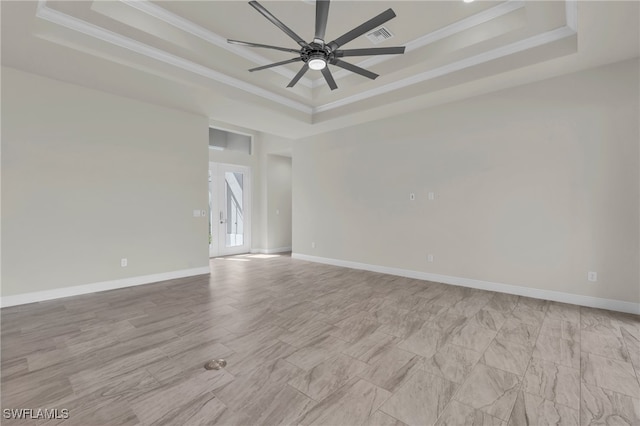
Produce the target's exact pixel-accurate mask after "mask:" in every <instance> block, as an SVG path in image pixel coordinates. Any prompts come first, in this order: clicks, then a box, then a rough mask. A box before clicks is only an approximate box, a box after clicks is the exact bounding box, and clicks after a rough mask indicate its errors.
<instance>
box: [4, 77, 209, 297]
mask: <svg viewBox="0 0 640 426" xmlns="http://www.w3.org/2000/svg"><path fill="white" fill-rule="evenodd" d="M207 141H208V120H207V119H206V118H205V117H200V116H196V115H193V114H188V113H184V112H180V111H177V110H171V109H167V108H163V107H159V106H154V105H151V104H146V103H142V102H138V101H134V100H131V99H126V98H122V97H118V96H113V95H109V94H106V93H103V92H98V91H94V90H91V89H87V88H83V87H80V86H75V85H71V84H66V83H61V82H58V81H55V80H51V79H46V78H42V77H38V76H35V75H33V74H27V73H23V72H20V71H17V70H14V69H11V68H2V231H3V233H2V295H3V296H8V295H15V294H21V293H28V292H33V291H40V290H51V289H56V288H61V287H69V286H75V285H82V284H90V283H96V282H102V281H111V280H117V279H122V278H128V277H137V276H143V275H150V274H158V273H163V272H172V271H181V270H185V269H191V268H202V267H208V264H209V261H208V246H207V244H208V241H207V219H206V217H199V218H196V217H193V210H194V209H206V208H207V206H208V202H207V167H208V165H207V149H208V148H207ZM123 257H126V258H128V262H129V266H128V267H126V268H121V267H120V259H121V258H123Z"/></svg>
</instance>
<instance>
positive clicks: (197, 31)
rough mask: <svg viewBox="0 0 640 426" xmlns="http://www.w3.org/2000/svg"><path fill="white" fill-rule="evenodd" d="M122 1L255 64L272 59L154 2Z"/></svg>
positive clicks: (289, 75)
mask: <svg viewBox="0 0 640 426" xmlns="http://www.w3.org/2000/svg"><path fill="white" fill-rule="evenodd" d="M120 1H121V2H122V3H124V4H126V5H127V6H130V7H133V8H134V9H137V10H139V11H141V12H143V13H146V14H147V15H149V16H152V17H154V18H156V19H159V20H161V21H164V22H166V23H167V24H169V25H171V26H173V27H176V28H178V29H180V30H182V31H184V32H187V33H189V34H191V35H194V36H196V37H198V38H200V39H202V40H204V41H206V42H208V43H211V44H213V45H214V46H217V47H220V48H222V49H225V50H228V51H229V52H231V53H234V54H236V55H238V56H241V57H243V58H245V59H248V60H249V61H251V62H253V63H254V64H257V65H266V64H269V63H271V62H273V61H271V60H270V59H267V58H265V57H264V56H261V55H259V54H257V53H254V52H253V51H252V50H251V49H248V48H246V47H242V46H238V45H233V44H229V43H227V39H226V38H224V37H222V36H220V35H218V34H216V33H214V32H213V31H209V30H207V29H205V28H203V27H201V26H200V25H197V24H195V23H193V22H191V21H189V20H188V19H185V18H183V17H181V16H178V15H176V14H175V13H173V12H170V11H168V10H166V9H164V8H162V7H160V6H158V5H156V4H154V3H151V2H150V1H148V0H120ZM269 71H273V72H275V73H278V74H280V75H282V76H284V77H287V78H288V79H289V80H291V79H292V78H293V77H294V76H295V75H296V73H295V72H293V71H290V70H288V69H287V68H280V67H275V68H269ZM298 84H301V85H303V86H306V87H311V80H309V79H308V78H306V77H303V78H301V79H300V80H299V81H298Z"/></svg>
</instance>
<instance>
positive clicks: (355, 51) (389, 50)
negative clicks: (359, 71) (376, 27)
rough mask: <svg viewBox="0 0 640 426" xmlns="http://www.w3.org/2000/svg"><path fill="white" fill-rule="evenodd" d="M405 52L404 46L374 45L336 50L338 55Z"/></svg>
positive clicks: (340, 56) (395, 53)
mask: <svg viewBox="0 0 640 426" xmlns="http://www.w3.org/2000/svg"><path fill="white" fill-rule="evenodd" d="M402 53H404V46H402V47H372V48H369V49H346V50H338V51H337V52H335V55H336V57H338V58H342V57H344V56H369V55H400V54H402Z"/></svg>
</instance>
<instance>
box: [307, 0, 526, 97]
mask: <svg viewBox="0 0 640 426" xmlns="http://www.w3.org/2000/svg"><path fill="white" fill-rule="evenodd" d="M524 5H525V3H524V1H523V0H508V1H506V2H504V3H501V4H499V5H497V6H494V7H492V8H490V9H487V10H483V11H482V12H480V13H476V14H475V15H472V16H469V17H467V18H464V19H461V20H460V21H458V22H454V23H453V24H450V25H447V26H446V27H442V28H440V29H438V30H435V31H432V32H430V33H427V34H425V35H423V36H420V37H418V38H416V39H414V40H411V41H410V42H408V43H406V44H405V52H410V51H412V50H416V49H419V48H421V47H424V46H427V45H429V44H431V43H435V42H436V41H438V40H442V39H443V38H446V37H449V36H452V35H454V34H458V33H460V32H462V31H466V30H468V29H470V28H473V27H475V26H478V25H480V24H484V23H485V22H489V21H491V20H492V19H496V18H499V17H500V16H503V15H506V14H507V13H511V12H513V11H515V10H518V9H522V8H523V7H524ZM392 58H393V56H390V55H380V56H371V57H369V58H367V59H364V60H362V61H360V62H358V63H357V64H355V65H357V66H359V67H362V68H367V67H371V66H373V65H377V64H381V63H383V62H386V61H388V60H390V59H392ZM351 74H352V73H350V72H349V71H346V70H340V71H337V72H335V73H333V78H334V79H335V80H338V79H340V78H343V77H347V76H349V75H351ZM323 84H325V83H324V79H322V78H318V79H316V80H313V87H314V88H316V87H318V86H321V85H323Z"/></svg>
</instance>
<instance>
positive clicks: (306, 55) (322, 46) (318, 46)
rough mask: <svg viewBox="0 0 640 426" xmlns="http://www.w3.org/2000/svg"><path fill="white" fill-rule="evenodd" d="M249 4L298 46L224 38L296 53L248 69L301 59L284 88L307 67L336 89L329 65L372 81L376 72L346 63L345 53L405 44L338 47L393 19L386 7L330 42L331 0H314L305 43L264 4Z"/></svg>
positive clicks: (394, 51)
mask: <svg viewBox="0 0 640 426" xmlns="http://www.w3.org/2000/svg"><path fill="white" fill-rule="evenodd" d="M249 4H250V5H251V6H252V7H253V8H254V9H255V10H257V11H258V12H260V14H261V15H262V16H264V17H265V18H267V19H268V20H269V21H270V22H271V23H272V24H274V25H275V26H276V27H278V28H280V29H281V30H282V31H283V32H284V33H285V34H287V35H288V36H289V37H291V38H292V39H293V40H294V41H295V42H296V43H298V45H300V49H290V48H286V47H278V46H271V45H268V44H260V43H251V42H246V41H240V40H227V42H229V43H231V44H238V45H242V46H247V47H261V48H264V49H273V50H279V51H283V52H290V53H296V54H297V55H298V56H297V57H295V58H292V59H288V60H285V61H280V62H276V63H273V64H268V65H263V66H260V67H256V68H252V69H250V70H249V71H250V72H254V71H260V70H264V69H267V68H272V67H277V66H280V65H286V64H291V63H294V62H300V61H302V62H303V63H304V64H303V65H302V68H301V69H300V71H298V73H297V74H296V75H295V77H293V80H291V81H290V82H289V84H288V85H287V87H293V86H295V85H296V83H297V82H298V81H299V80H300V79H301V78H302V76H303V75H304V74H305V73H306V72H307V71H308V70H309V69H311V70H314V71H321V72H322V75H323V77H324V79H325V81H326V82H327V84H328V85H329V87H330V88H331V90H335V89H337V88H338V85H337V84H336V82H335V80H334V79H333V76H332V74H331V71H330V70H329V67H328V66H327V65H328V64H331V65H335V66H337V67H340V68H343V69H346V70H348V71H351V72H353V73H356V74H359V75H361V76H363V77H367V78H370V79H372V80H375V79H376V78H377V77H378V74H376V73H373V72H371V71H369V70H366V69H364V68H361V67H359V66H357V65H353V64H351V63H349V62H346V61H343V60H342V59H339V58H343V57H345V56H369V55H399V54H403V53H404V49H405V48H404V47H375V48H367V49H347V50H340V47H342V46H343V45H345V44H347V43H349V42H350V41H352V40H354V39H356V38H358V37H360V36H361V35H363V34H365V33H367V32H369V31H371V30H373V29H375V28H377V27H379V26H381V25H382V24H384V23H385V22H387V21H389V20H390V19H393V18H395V16H396V14H395V13H394V11H393V9H387V10H385V11H384V12H382V13H380V14H379V15H377V16H375V17H373V18H371V19H369V20H368V21H367V22H365V23H363V24H361V25H359V26H357V27H356V28H354V29H352V30H351V31H348V32H347V33H345V34H343V35H341V36H340V37H338V38H337V39H335V40H333V41H332V42H329V43H325V41H324V38H325V31H326V29H327V20H328V18H329V5H330V0H316V28H315V29H316V31H315V36H314V38H313V41H312V42H311V43H307V42H306V41H304V40H303V39H302V38H301V37H300V36H299V35H297V34H296V33H295V32H294V31H293V30H292V29H291V28H289V27H287V26H286V25H285V24H283V23H282V22H281V21H280V20H279V19H278V18H276V17H275V16H274V15H272V14H271V12H269V11H268V10H267V9H266V8H265V7H264V6H262V5H261V4H260V3H258V2H257V1H250V2H249Z"/></svg>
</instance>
